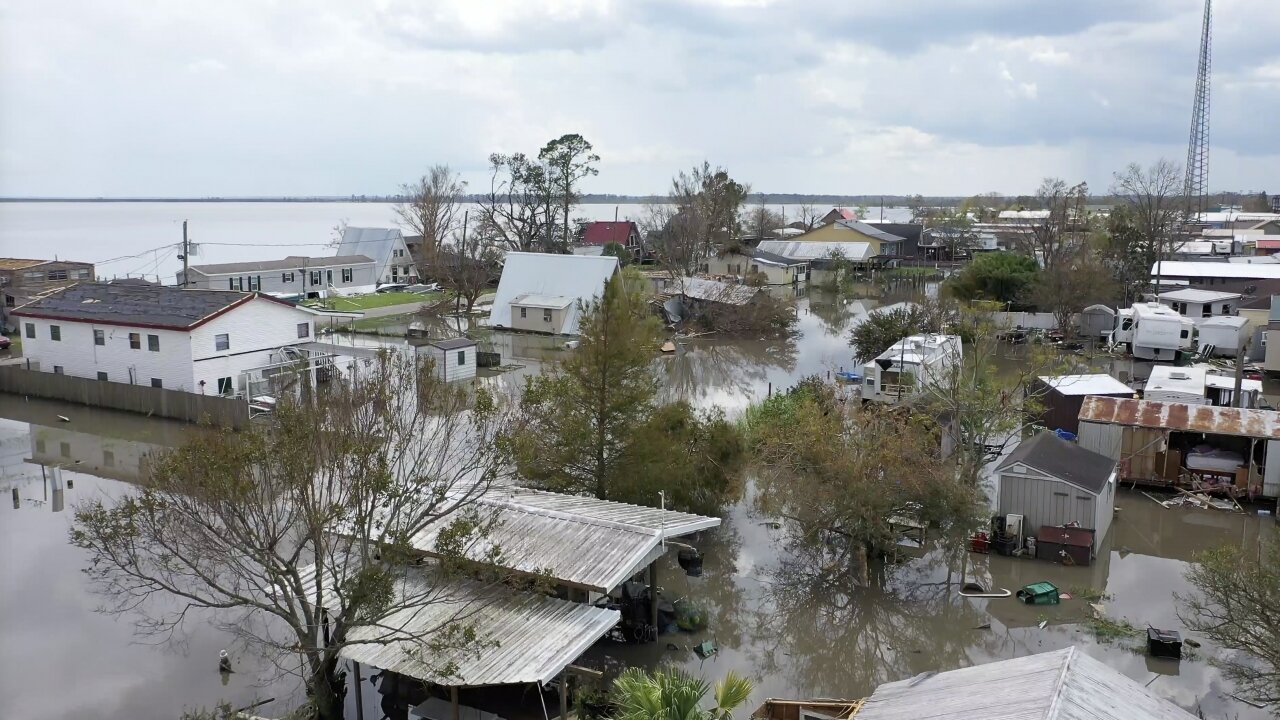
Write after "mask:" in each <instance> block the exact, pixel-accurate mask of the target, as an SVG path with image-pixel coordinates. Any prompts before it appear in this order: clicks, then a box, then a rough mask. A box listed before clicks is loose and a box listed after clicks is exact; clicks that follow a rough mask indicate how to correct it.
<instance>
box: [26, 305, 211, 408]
mask: <svg viewBox="0 0 1280 720" xmlns="http://www.w3.org/2000/svg"><path fill="white" fill-rule="evenodd" d="M16 319H17V320H18V323H19V330H20V331H21V332H22V354H23V356H24V357H27V358H30V359H31V361H32V364H33V367H35V366H37V365H38V369H40V370H43V371H44V372H53V368H54V366H58V365H61V366H62V368H63V374H65V375H73V376H75V377H84V378H91V379H97V378H98V373H100V372H105V373H106V374H107V380H109V381H111V382H121V383H132V384H134V385H150V384H151V378H159V379H160V380H161V382H162V383H163V384H164V387H166V388H170V389H175V390H191V389H192V388H193V387H194V386H193V385H192V373H191V344H190V342H189V340H188V339H187V333H185V332H182V331H178V330H156V329H153V328H142V327H123V326H119V325H101V324H96V323H89V322H76V321H71V320H46V319H43V318H27V317H19V318H16ZM28 323H31V324H33V325H35V328H36V336H35V338H28V337H27V336H26V326H27V324H28ZM51 325H56V326H58V328H59V329H60V330H61V337H62V339H61V340H60V341H57V340H51V339H50V337H49V328H50V326H51ZM94 330H101V331H102V334H103V344H102V345H95V344H94V341H93V338H94V333H93V331H94ZM129 333H137V334H138V340H139V349H137V350H134V349H133V348H131V347H130V346H129ZM148 335H156V336H158V337H159V338H160V350H159V351H158V352H156V351H152V350H148V349H147V348H148V344H147V336H148Z"/></svg>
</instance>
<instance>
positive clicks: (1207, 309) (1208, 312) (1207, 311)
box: [1200, 303, 1226, 317]
mask: <svg viewBox="0 0 1280 720" xmlns="http://www.w3.org/2000/svg"><path fill="white" fill-rule="evenodd" d="M1223 312H1226V311H1225V310H1224V311H1223ZM1212 316H1213V306H1212V305H1209V304H1208V303H1205V306H1204V307H1203V308H1201V310H1200V317H1212Z"/></svg>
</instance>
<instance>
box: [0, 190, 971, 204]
mask: <svg viewBox="0 0 1280 720" xmlns="http://www.w3.org/2000/svg"><path fill="white" fill-rule="evenodd" d="M761 199H763V201H764V202H765V203H767V204H771V205H779V204H786V205H793V204H811V205H854V206H856V205H867V206H876V207H879V205H880V203H881V201H883V202H884V203H885V207H894V206H901V205H905V204H906V203H907V201H908V200H909V198H907V197H904V196H901V195H884V196H880V195H874V196H872V195H793V194H786V193H779V194H771V193H766V194H764V195H763V196H762V195H751V196H748V204H753V203H758V202H760V201H761ZM925 200H926V201H931V202H932V201H941V200H958V198H944V197H938V198H925ZM403 201H404V199H403V198H400V197H396V196H384V195H376V196H375V195H363V196H356V197H351V196H346V197H189V198H186V197H118V198H115V197H0V203H348V204H358V203H380V204H386V203H398V202H403ZM667 201H668V198H666V197H665V196H654V195H584V196H583V197H582V199H581V200H579V201H578V202H577V204H578V205H651V204H660V203H665V202H667ZM463 202H468V203H478V202H480V198H479V197H476V196H467V197H465V198H463Z"/></svg>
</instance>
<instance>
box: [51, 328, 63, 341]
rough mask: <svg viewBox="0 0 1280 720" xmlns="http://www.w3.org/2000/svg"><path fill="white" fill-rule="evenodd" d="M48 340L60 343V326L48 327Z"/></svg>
mask: <svg viewBox="0 0 1280 720" xmlns="http://www.w3.org/2000/svg"><path fill="white" fill-rule="evenodd" d="M49 339H50V340H57V341H59V342H61V341H62V326H61V325H50V326H49Z"/></svg>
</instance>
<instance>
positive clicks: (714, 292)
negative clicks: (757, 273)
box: [677, 277, 760, 305]
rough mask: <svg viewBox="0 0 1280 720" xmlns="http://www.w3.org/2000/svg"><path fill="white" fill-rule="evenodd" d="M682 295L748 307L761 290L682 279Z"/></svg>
mask: <svg viewBox="0 0 1280 720" xmlns="http://www.w3.org/2000/svg"><path fill="white" fill-rule="evenodd" d="M677 286H678V287H679V288H680V290H681V292H680V294H681V295H684V296H685V297H687V298H692V299H694V300H707V301H710V302H719V303H725V304H727V305H746V304H747V303H749V302H751V300H752V298H754V297H755V296H756V294H757V293H759V292H760V288H758V287H751V286H750V285H730V284H729V283H722V282H720V281H718V280H707V279H705V278H693V277H687V278H682V279H681V280H679V281H678V284H677Z"/></svg>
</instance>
